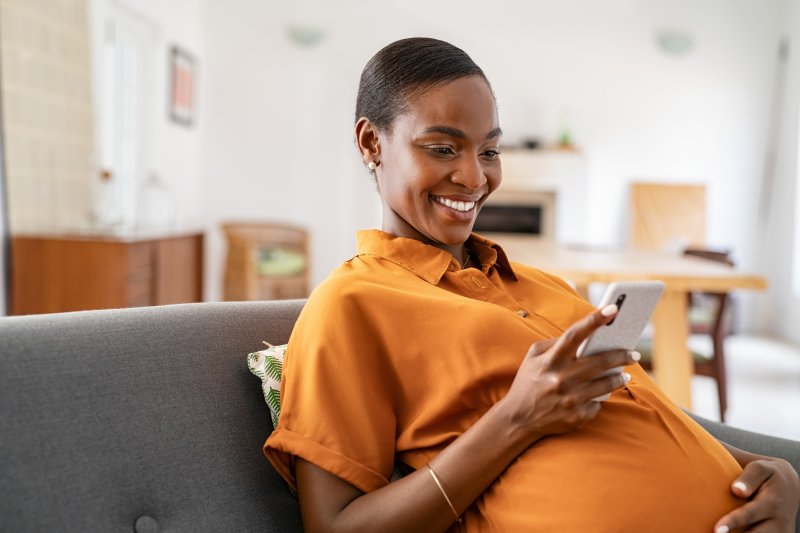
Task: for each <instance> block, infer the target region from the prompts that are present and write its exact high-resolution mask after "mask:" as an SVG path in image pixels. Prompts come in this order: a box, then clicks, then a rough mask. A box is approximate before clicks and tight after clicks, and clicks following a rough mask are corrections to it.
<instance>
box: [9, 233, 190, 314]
mask: <svg viewBox="0 0 800 533" xmlns="http://www.w3.org/2000/svg"><path fill="white" fill-rule="evenodd" d="M11 260H12V268H11V276H12V280H13V281H12V292H11V302H12V303H11V312H12V314H17V315H22V314H33V313H59V312H63V311H81V310H86V309H109V308H118V307H140V306H147V305H162V304H173V303H185V302H199V301H202V299H203V293H202V284H203V234H202V232H187V233H180V234H167V235H164V234H161V235H138V236H135V235H134V236H126V237H112V236H99V235H97V236H96V235H87V236H83V235H16V236H14V237H13V238H12V244H11Z"/></svg>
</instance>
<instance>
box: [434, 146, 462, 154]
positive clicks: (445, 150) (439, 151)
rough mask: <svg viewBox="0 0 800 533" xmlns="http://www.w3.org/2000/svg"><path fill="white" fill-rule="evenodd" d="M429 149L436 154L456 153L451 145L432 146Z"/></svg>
mask: <svg viewBox="0 0 800 533" xmlns="http://www.w3.org/2000/svg"><path fill="white" fill-rule="evenodd" d="M428 149H429V150H430V151H431V152H433V153H434V154H436V155H454V154H455V153H456V152H455V151H454V150H453V149H452V148H450V147H449V146H430V147H428Z"/></svg>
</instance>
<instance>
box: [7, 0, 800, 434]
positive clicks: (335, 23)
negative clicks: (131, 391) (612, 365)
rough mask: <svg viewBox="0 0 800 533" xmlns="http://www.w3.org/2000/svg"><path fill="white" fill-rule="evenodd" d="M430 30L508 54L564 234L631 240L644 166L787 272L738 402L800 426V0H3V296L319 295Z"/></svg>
mask: <svg viewBox="0 0 800 533" xmlns="http://www.w3.org/2000/svg"><path fill="white" fill-rule="evenodd" d="M409 36H430V37H437V38H441V39H444V40H447V41H449V42H452V43H453V44H455V45H457V46H459V47H461V48H463V49H464V50H465V51H467V53H469V54H470V55H471V56H472V58H473V59H474V60H475V61H476V62H477V63H478V64H479V65H481V66H482V68H483V69H484V71H485V72H486V74H487V76H488V78H489V80H490V81H491V83H492V85H493V88H494V91H495V93H496V96H497V102H498V108H499V113H500V122H501V126H502V128H503V130H504V139H503V144H504V145H505V146H504V154H503V156H502V157H501V158H502V159H503V160H504V165H505V166H506V180H507V181H508V183H516V184H517V185H520V184H522V183H523V182H525V183H527V185H525V187H522V188H526V190H527V192H529V193H534V192H536V193H537V194H545V195H551V197H550V199H549V200H548V201H549V202H550V203H549V204H548V205H549V206H550V209H552V210H557V212H555V213H550V214H549V215H547V216H546V217H545V220H550V221H551V222H552V224H551V223H550V222H548V223H545V225H548V224H550V225H551V226H552V228H551V231H550V232H549V233H548V234H547V235H544V236H543V238H545V239H548V240H552V241H555V242H557V243H559V244H564V245H572V246H577V247H583V248H592V249H607V250H608V249H611V250H615V249H616V250H619V249H625V248H626V247H628V246H629V245H630V244H631V234H632V227H633V225H634V224H635V222H634V220H633V219H632V214H631V202H632V196H631V185H632V184H633V183H638V182H653V183H659V184H674V185H686V184H689V185H695V186H698V185H699V186H702V189H703V192H704V200H703V203H702V207H701V209H702V210H703V227H702V230H703V231H702V232H703V236H702V240H703V242H702V243H701V244H702V245H703V246H704V247H706V248H709V249H714V250H724V251H725V252H726V256H727V257H728V258H730V259H731V261H732V262H733V263H735V265H736V268H737V269H741V270H742V271H744V272H748V273H752V274H755V275H757V276H760V277H762V278H763V279H764V280H765V281H766V284H767V288H766V290H763V291H738V292H737V291H734V293H733V294H732V298H731V300H732V306H731V308H732V313H730V315H731V317H730V320H731V323H730V327H729V328H728V329H729V331H730V332H732V333H734V335H731V336H729V337H728V340H727V342H728V345H729V347H730V350H729V357H730V361H729V365H728V373H729V376H730V380H731V384H730V386H729V389H730V392H729V396H730V405H729V413H728V414H729V416H728V419H729V421H731V422H732V423H735V424H736V423H738V425H744V426H747V427H750V428H752V429H757V430H762V431H767V432H771V433H773V434H782V435H786V436H793V437H794V438H800V417H797V416H796V415H797V413H798V412H800V350H798V349H797V346H800V328H798V327H797V325H798V324H800V217H798V216H796V215H795V213H796V212H797V211H798V208H800V186H798V184H800V181H798V180H799V178H798V145H799V143H800V141H799V140H798V126H799V125H800V0H560V1H558V2H555V1H552V0H548V1H546V0H526V1H524V2H523V1H498V2H494V3H491V4H489V3H484V2H476V1H471V0H459V1H455V0H446V1H441V2H429V1H427V2H423V1H421V0H403V1H399V0H385V1H381V2H366V1H356V0H341V1H338V2H325V1H322V0H293V1H291V2H277V1H272V0H227V1H225V2H220V1H215V0H0V95H1V96H2V99H1V100H0V103H1V104H2V121H1V124H2V136H1V138H2V143H1V144H0V146H2V150H0V157H2V163H3V164H2V169H3V170H2V181H1V182H0V183H1V184H2V187H0V206H2V207H0V209H2V211H0V234H2V236H3V246H2V248H0V249H1V250H2V252H0V253H2V255H1V256H0V263H2V265H3V271H2V274H3V279H5V280H6V282H5V283H4V284H0V301H2V312H3V313H6V314H12V313H16V314H24V313H30V312H52V311H62V310H76V309H83V308H88V307H104V306H105V307H118V306H124V305H151V304H159V303H173V302H179V301H195V300H221V299H246V298H273V297H274V298H278V297H293V296H304V295H305V294H307V293H308V291H309V290H311V289H312V288H313V287H314V286H315V285H316V284H317V283H319V282H320V281H321V280H322V279H324V278H325V276H326V275H327V273H328V272H329V271H330V270H331V269H332V268H334V267H335V266H337V265H338V264H339V263H340V262H341V261H343V260H345V259H347V258H349V257H350V256H351V255H352V254H353V252H354V247H355V243H354V233H355V231H356V230H358V229H360V228H365V227H379V225H380V205H379V202H378V197H377V194H376V193H375V191H374V185H373V183H372V179H371V177H370V175H369V174H368V172H367V171H366V169H365V168H364V167H363V164H362V162H361V160H360V158H359V157H358V155H357V153H356V150H355V146H354V142H353V132H352V129H353V128H352V126H353V122H354V116H353V112H354V106H355V95H356V90H357V85H358V78H359V75H360V72H361V69H362V67H363V65H364V63H365V62H366V61H367V60H368V59H369V58H370V57H371V56H372V55H373V54H374V53H375V52H376V51H377V50H379V49H380V48H381V47H383V46H384V45H386V44H387V43H389V42H391V41H393V40H396V39H399V38H403V37H409ZM526 180H527V181H526ZM537 180H538V181H537ZM534 182H536V183H538V184H539V185H531V184H532V183H534ZM520 187H521V185H520ZM509 191H512V192H513V189H509ZM556 193H557V194H558V196H557V197H555V196H552V195H554V194H556ZM554 198H555V199H554ZM678 211H679V212H680V210H678ZM547 217H549V218H547ZM687 244H696V243H691V242H688V241H683V240H681V238H680V236H679V237H678V238H677V240H673V241H671V242H670V243H668V246H667V248H675V249H676V248H677V247H679V246H685V245H687ZM95 260H97V261H98V263H97V264H98V265H100V266H97V267H93V269H89V270H86V268H87V265H89V264H90V263H91V262H92V261H95ZM253 261H255V265H253V264H251V263H253ZM92 264H93V263H92ZM81 268H83V269H84V271H81ZM79 271H80V272H79ZM251 278H267V281H265V282H263V283H262V284H261V285H258V283H260V282H258V280H256V281H252V279H251ZM262 281H263V279H262ZM264 283H266V285H265V284H264ZM112 293H113V294H116V293H119V294H122V296H121V297H120V298H121V299H118V300H109V301H107V302H106V303H97V304H87V303H86V302H87V301H90V300H91V299H89V296H92V295H93V294H94V295H95V296H97V298H101V299H102V297H105V296H108V295H109V294H112ZM592 294H593V293H592ZM590 295H591V294H590ZM91 301H100V300H91ZM698 342H699V341H698ZM765 354H766V355H765ZM736 376H740V377H741V379H744V380H746V379H751V381H750V382H746V381H743V382H740V383H742V384H740V385H738V391H739V394H740V395H739V396H737V386H736V383H739V382H737V381H736V380H737V379H739V378H738V377H736ZM753 376H755V378H753ZM694 379H695V381H694V382H693V383H694V384H693V387H694V389H693V390H694V391H695V405H696V409H697V410H698V411H699V412H701V414H704V415H705V416H709V417H710V418H715V417H716V418H718V417H719V415H718V413H717V411H718V404H717V403H716V402H717V400H716V392H715V385H714V384H713V383H710V384H709V382H707V381H703V380H704V379H706V378H694ZM753 379H755V380H756V381H755V384H753V383H754V382H753V381H752V380H753ZM759 380H760V381H759ZM776 387H778V388H777V389H776ZM776 390H778V392H777V393H776V392H775V391H776ZM747 391H750V392H749V393H747ZM746 393H747V394H750V395H749V396H742V395H745V394H746ZM775 394H777V396H775ZM765 402H766V403H765ZM765 406H766V407H765ZM765 409H766V410H772V411H775V412H776V414H775V416H774V418H773V419H772V420H771V421H763V420H760V419H762V418H763V416H762V414H763V412H764V411H765ZM737 417H738V418H737ZM759 424H762V425H759Z"/></svg>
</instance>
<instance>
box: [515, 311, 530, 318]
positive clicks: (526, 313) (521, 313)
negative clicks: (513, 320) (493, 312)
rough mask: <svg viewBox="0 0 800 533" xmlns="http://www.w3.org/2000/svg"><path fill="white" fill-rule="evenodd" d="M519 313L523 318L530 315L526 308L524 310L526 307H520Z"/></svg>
mask: <svg viewBox="0 0 800 533" xmlns="http://www.w3.org/2000/svg"><path fill="white" fill-rule="evenodd" d="M517 314H518V315H519V316H521V317H522V318H525V317H526V316H528V312H527V311H526V310H524V309H520V310H519V311H517Z"/></svg>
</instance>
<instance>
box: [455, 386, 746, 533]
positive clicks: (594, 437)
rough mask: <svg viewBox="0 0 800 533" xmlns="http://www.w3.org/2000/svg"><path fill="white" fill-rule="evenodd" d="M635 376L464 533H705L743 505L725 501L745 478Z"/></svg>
mask: <svg viewBox="0 0 800 533" xmlns="http://www.w3.org/2000/svg"><path fill="white" fill-rule="evenodd" d="M634 376H635V377H634V380H632V381H631V383H630V384H629V386H628V389H627V390H626V389H623V390H620V391H617V392H616V393H614V395H613V396H612V398H611V399H610V400H609V401H607V402H606V403H605V404H604V406H603V409H602V411H601V414H600V415H599V416H598V417H597V418H596V419H595V420H593V421H592V422H591V423H589V424H587V425H586V426H585V427H583V428H582V429H580V430H577V431H574V432H571V433H568V434H564V435H559V436H552V437H548V438H546V439H543V440H541V441H539V442H538V443H536V444H535V445H534V446H532V447H531V448H529V449H528V450H527V451H526V452H525V453H523V454H522V455H521V456H520V457H519V458H518V459H517V460H516V461H515V462H514V463H512V464H511V465H510V466H509V468H508V469H507V470H506V471H505V472H504V473H503V474H502V475H501V476H500V477H499V478H498V479H497V480H496V481H495V483H494V484H493V485H491V486H490V487H489V488H488V489H487V490H486V491H485V492H484V494H483V495H482V496H481V498H480V499H479V500H477V501H476V502H475V504H474V505H473V507H472V508H470V510H469V511H468V513H467V514H466V516H465V518H466V520H465V526H466V527H465V529H467V530H468V531H498V532H508V531H548V532H549V531H557V532H571V531H576V532H577V531H581V532H585V531H592V532H606V531H624V532H628V531H653V532H659V531H680V532H681V533H691V532H695V531H697V532H710V531H712V530H713V526H714V523H715V522H716V521H717V520H718V519H719V518H720V517H722V516H723V515H724V514H725V513H727V512H728V511H730V510H731V509H733V508H735V507H737V506H738V505H741V503H743V502H742V501H741V500H737V499H736V498H734V497H733V495H732V494H731V492H730V484H731V482H732V481H733V480H734V479H735V478H736V476H737V475H738V474H739V473H740V472H741V469H740V467H739V465H738V464H737V463H736V461H735V460H734V459H733V457H732V456H731V455H730V454H729V453H728V452H727V450H725V449H724V448H723V447H722V446H721V445H720V444H719V443H718V442H717V441H716V440H715V439H714V438H713V437H712V436H711V435H709V434H708V433H707V432H705V430H703V429H702V428H701V427H700V426H698V425H697V424H695V423H694V421H692V420H691V419H690V418H688V417H687V416H686V415H685V414H684V413H682V412H681V411H680V410H679V409H677V408H676V407H674V406H673V405H672V404H670V403H669V401H668V400H666V399H665V398H663V396H662V395H661V394H660V393H658V392H657V391H655V390H654V389H653V387H654V385H652V383H651V382H649V378H647V377H646V376H644V375H639V372H636V373H635V374H634ZM637 377H638V378H639V379H638V380H637V379H636V378H637Z"/></svg>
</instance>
